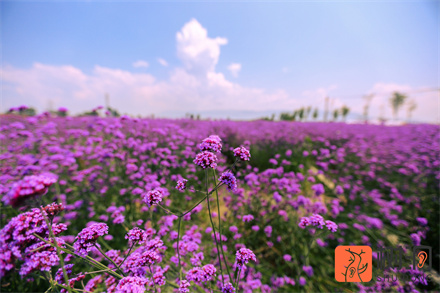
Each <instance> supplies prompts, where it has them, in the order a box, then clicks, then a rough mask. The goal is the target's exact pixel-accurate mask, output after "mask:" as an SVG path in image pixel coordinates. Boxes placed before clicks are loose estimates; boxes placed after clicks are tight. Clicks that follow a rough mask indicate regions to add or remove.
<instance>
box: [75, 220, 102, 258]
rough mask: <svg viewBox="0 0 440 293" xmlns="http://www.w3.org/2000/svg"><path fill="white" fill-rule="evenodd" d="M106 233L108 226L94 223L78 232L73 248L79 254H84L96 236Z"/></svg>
mask: <svg viewBox="0 0 440 293" xmlns="http://www.w3.org/2000/svg"><path fill="white" fill-rule="evenodd" d="M106 234H108V226H107V225H106V224H104V223H95V224H93V225H91V226H89V227H87V228H84V229H83V230H82V231H81V232H79V233H78V235H77V236H76V238H75V239H76V241H75V243H74V244H73V248H74V249H75V252H76V253H78V254H79V255H81V256H86V255H87V253H88V252H89V251H90V250H91V249H92V247H93V246H94V245H95V244H96V241H97V240H98V238H99V237H100V236H104V235H106Z"/></svg>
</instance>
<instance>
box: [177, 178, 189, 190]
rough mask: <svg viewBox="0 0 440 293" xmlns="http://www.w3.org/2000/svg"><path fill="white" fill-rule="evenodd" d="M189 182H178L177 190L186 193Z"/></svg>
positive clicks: (183, 180)
mask: <svg viewBox="0 0 440 293" xmlns="http://www.w3.org/2000/svg"><path fill="white" fill-rule="evenodd" d="M187 182H188V180H186V179H182V180H179V181H177V186H176V189H177V190H179V191H184V190H185V189H186V183H187Z"/></svg>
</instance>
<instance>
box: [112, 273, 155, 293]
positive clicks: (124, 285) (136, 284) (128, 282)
mask: <svg viewBox="0 0 440 293" xmlns="http://www.w3.org/2000/svg"><path fill="white" fill-rule="evenodd" d="M147 283H148V279H146V278H143V277H125V278H122V279H121V280H120V281H119V283H118V285H117V286H116V293H144V292H145V290H146V288H145V285H146V284H147Z"/></svg>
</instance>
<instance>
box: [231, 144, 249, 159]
mask: <svg viewBox="0 0 440 293" xmlns="http://www.w3.org/2000/svg"><path fill="white" fill-rule="evenodd" d="M234 156H235V157H238V158H240V159H241V160H242V161H249V160H250V158H251V153H250V152H249V151H248V150H247V149H245V148H244V147H238V148H235V149H234Z"/></svg>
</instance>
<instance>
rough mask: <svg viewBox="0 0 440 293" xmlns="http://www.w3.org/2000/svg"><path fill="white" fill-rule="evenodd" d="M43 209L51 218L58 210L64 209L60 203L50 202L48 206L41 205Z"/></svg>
mask: <svg viewBox="0 0 440 293" xmlns="http://www.w3.org/2000/svg"><path fill="white" fill-rule="evenodd" d="M43 210H44V211H45V212H46V214H47V216H48V217H49V218H53V217H55V216H56V215H58V214H59V213H60V212H62V211H64V206H63V204H62V203H59V204H58V203H56V202H54V203H51V204H50V205H48V206H45V207H43Z"/></svg>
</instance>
